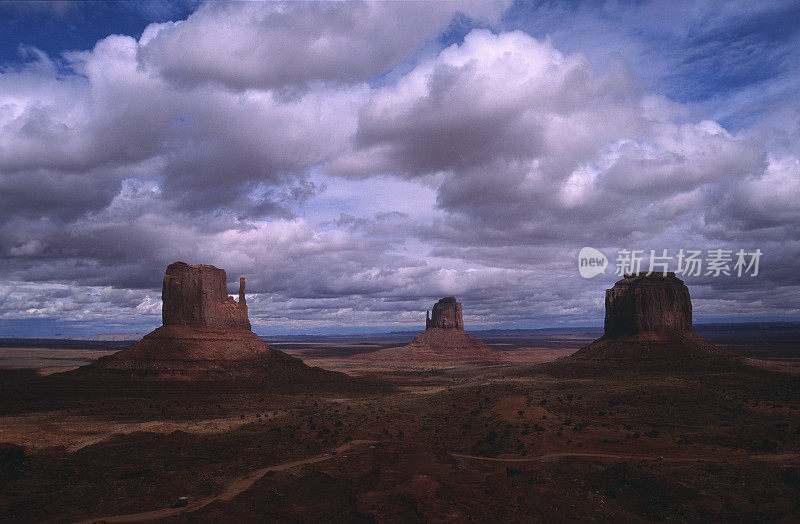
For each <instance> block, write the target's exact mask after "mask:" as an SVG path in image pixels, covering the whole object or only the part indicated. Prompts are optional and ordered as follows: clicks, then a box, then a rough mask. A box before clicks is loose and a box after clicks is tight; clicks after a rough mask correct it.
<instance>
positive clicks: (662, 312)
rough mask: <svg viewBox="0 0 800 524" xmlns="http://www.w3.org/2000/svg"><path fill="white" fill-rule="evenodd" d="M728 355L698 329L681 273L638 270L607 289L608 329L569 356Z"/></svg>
mask: <svg viewBox="0 0 800 524" xmlns="http://www.w3.org/2000/svg"><path fill="white" fill-rule="evenodd" d="M726 358H729V356H728V354H727V353H726V352H725V351H723V350H721V349H720V348H718V347H716V346H714V345H713V344H711V343H710V342H708V341H706V340H705V339H703V338H702V337H700V336H698V335H696V334H694V333H692V300H691V297H690V296H689V289H688V288H687V287H686V285H685V284H684V283H683V281H682V280H681V279H679V278H677V277H676V276H675V273H667V274H666V275H664V274H662V273H652V274H649V275H648V274H647V273H634V274H629V275H625V277H624V278H623V279H622V280H620V281H618V282H617V283H616V284H614V287H613V288H611V289H607V290H606V319H605V334H604V335H603V336H602V337H601V338H599V339H597V340H595V341H594V342H592V343H591V344H590V345H588V346H586V347H584V348H582V349H580V350H578V351H577V352H575V353H574V354H572V355H570V356H569V357H567V359H566V361H573V362H583V363H595V364H600V365H602V364H604V363H612V364H614V365H618V364H621V363H633V364H648V363H649V364H659V363H663V364H667V365H670V366H675V365H680V366H682V365H684V364H690V365H694V364H696V363H698V362H699V361H714V360H719V359H726Z"/></svg>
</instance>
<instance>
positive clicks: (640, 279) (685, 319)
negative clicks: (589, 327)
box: [605, 272, 692, 337]
mask: <svg viewBox="0 0 800 524" xmlns="http://www.w3.org/2000/svg"><path fill="white" fill-rule="evenodd" d="M691 331H692V300H691V298H690V296H689V289H688V288H687V287H686V285H685V284H684V283H683V281H682V280H681V279H679V278H677V277H676V276H675V273H672V272H670V273H667V275H666V276H664V275H663V274H662V273H652V274H650V275H648V274H647V273H634V274H628V275H625V278H623V279H622V280H620V281H618V282H617V283H616V284H614V287H613V288H611V289H607V290H606V320H605V335H606V337H619V336H624V335H631V334H636V333H646V332H675V333H688V332H691Z"/></svg>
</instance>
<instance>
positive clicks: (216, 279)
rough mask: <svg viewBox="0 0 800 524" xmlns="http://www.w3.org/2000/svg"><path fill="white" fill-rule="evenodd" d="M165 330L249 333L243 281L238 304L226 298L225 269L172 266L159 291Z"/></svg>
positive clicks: (168, 268)
mask: <svg viewBox="0 0 800 524" xmlns="http://www.w3.org/2000/svg"><path fill="white" fill-rule="evenodd" d="M161 298H162V301H163V306H162V312H161V317H162V321H163V323H164V326H185V327H193V328H200V329H202V328H210V329H223V330H224V329H245V330H250V321H249V320H248V317H247V303H246V302H245V299H244V278H241V279H239V302H238V303H237V302H236V301H235V300H234V299H233V297H230V296H228V291H227V289H226V275H225V270H224V269H218V268H216V267H214V266H208V265H202V264H200V265H189V264H186V263H184V262H175V263H173V264H170V265H169V266H168V267H167V273H166V275H164V285H163V287H162V291H161Z"/></svg>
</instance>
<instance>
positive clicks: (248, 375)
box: [71, 262, 351, 385]
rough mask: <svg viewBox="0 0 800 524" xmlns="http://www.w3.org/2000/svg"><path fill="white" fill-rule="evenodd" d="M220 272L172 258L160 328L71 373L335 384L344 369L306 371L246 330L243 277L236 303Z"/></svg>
mask: <svg viewBox="0 0 800 524" xmlns="http://www.w3.org/2000/svg"><path fill="white" fill-rule="evenodd" d="M226 280H227V279H226V275H225V270H223V269H218V268H216V267H214V266H209V265H203V264H200V265H189V264H186V263H184V262H175V263H173V264H170V265H169V266H168V267H167V272H166V274H165V275H164V284H163V287H162V291H161V298H162V303H163V304H162V309H161V318H162V322H163V325H162V326H161V327H159V328H157V329H156V330H154V331H153V332H151V333H148V334H147V335H145V336H144V338H142V340H140V341H139V342H136V343H135V344H133V345H131V346H128V347H127V348H125V349H123V350H122V351H119V352H118V353H115V354H113V355H110V356H107V357H103V358H100V359H98V360H97V361H96V362H94V363H92V364H90V365H88V366H84V367H83V368H80V369H78V370H75V371H74V372H71V373H73V374H74V376H76V377H81V376H93V375H97V374H100V375H102V376H104V377H107V376H108V375H109V374H110V375H112V376H122V377H125V376H127V377H138V378H155V379H176V378H179V379H180V378H183V379H197V380H206V379H212V380H236V381H240V380H245V381H251V380H252V381H257V382H264V381H266V382H269V383H273V384H285V385H299V384H314V385H319V384H335V383H342V384H343V383H347V382H348V381H349V380H351V379H350V377H348V376H347V375H345V374H343V373H335V372H332V371H326V370H322V369H319V368H312V367H309V366H307V365H306V364H304V363H303V361H301V360H299V359H296V358H293V357H290V356H289V355H287V354H286V353H283V352H282V351H278V350H277V349H275V348H273V347H272V346H269V345H268V344H266V343H265V342H264V341H263V340H261V339H260V338H259V337H258V335H256V334H255V333H253V332H252V331H251V329H250V320H249V318H248V315H247V301H246V299H245V281H244V278H241V279H239V301H238V302H237V301H236V300H234V298H233V297H232V296H228V292H227V289H226Z"/></svg>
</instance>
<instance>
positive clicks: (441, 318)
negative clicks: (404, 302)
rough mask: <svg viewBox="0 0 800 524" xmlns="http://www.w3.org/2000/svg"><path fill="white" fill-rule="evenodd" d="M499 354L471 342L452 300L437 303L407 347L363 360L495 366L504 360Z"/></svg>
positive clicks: (383, 351)
mask: <svg viewBox="0 0 800 524" xmlns="http://www.w3.org/2000/svg"><path fill="white" fill-rule="evenodd" d="M502 355H503V354H502V352H500V351H498V350H496V349H494V348H492V347H490V346H487V345H486V344H484V343H483V342H481V341H479V340H476V339H474V338H473V337H472V336H470V335H469V334H468V333H466V332H465V331H464V319H463V316H462V313H461V303H460V302H457V301H456V299H455V297H445V298H443V299H441V300H439V302H437V303H436V304H435V305H434V306H433V309H432V310H431V312H430V314H428V313H426V319H425V331H423V332H422V333H420V334H419V335H418V336H417V337H416V338H415V339H414V340H412V341H411V343H410V344H408V345H406V346H402V347H398V348H389V349H383V350H381V351H377V352H375V353H372V354H370V355H367V356H366V358H365V360H370V361H381V362H387V361H389V362H396V363H406V362H408V363H414V362H427V363H436V362H494V361H498V360H503V357H502Z"/></svg>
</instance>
